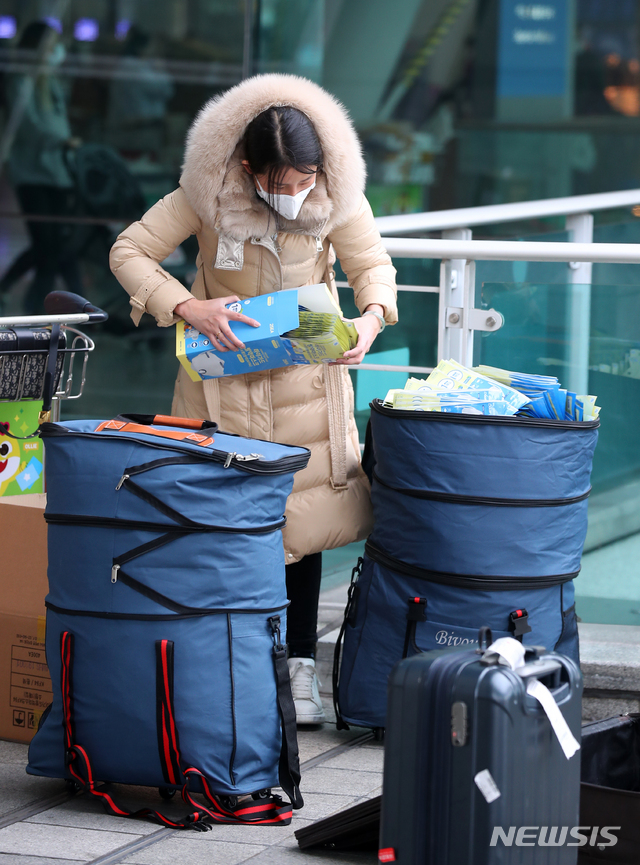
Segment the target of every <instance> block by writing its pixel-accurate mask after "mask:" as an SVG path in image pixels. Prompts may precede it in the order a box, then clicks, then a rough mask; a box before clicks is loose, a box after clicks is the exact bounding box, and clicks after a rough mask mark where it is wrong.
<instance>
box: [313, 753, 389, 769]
mask: <svg viewBox="0 0 640 865" xmlns="http://www.w3.org/2000/svg"><path fill="white" fill-rule="evenodd" d="M383 762H384V750H383V749H382V748H349V750H348V751H343V752H342V754H338V755H337V756H336V757H332V758H331V759H330V760H327V762H326V763H323V764H322V766H323V768H325V769H352V770H354V771H356V772H379V773H380V774H382V764H383Z"/></svg>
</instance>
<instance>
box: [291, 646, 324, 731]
mask: <svg viewBox="0 0 640 865" xmlns="http://www.w3.org/2000/svg"><path fill="white" fill-rule="evenodd" d="M287 663H288V664H289V676H290V677H291V693H292V694H293V703H294V705H295V707H296V723H297V724H322V723H323V721H324V709H323V708H322V700H321V699H320V692H319V690H318V684H319V682H318V674H317V672H316V662H315V661H314V660H313V659H312V658H289V660H288V661H287Z"/></svg>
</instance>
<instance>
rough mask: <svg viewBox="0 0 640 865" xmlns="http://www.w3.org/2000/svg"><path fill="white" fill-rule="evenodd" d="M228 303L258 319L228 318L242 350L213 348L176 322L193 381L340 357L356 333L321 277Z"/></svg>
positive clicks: (178, 343) (181, 350)
mask: <svg viewBox="0 0 640 865" xmlns="http://www.w3.org/2000/svg"><path fill="white" fill-rule="evenodd" d="M229 307H230V309H233V310H234V311H235V312H241V313H243V314H244V315H247V316H249V317H250V318H253V319H255V320H256V321H258V322H260V327H252V326H251V325H248V324H245V323H244V322H239V321H232V322H230V327H231V329H232V331H233V333H234V334H235V335H236V336H237V337H238V338H239V339H241V340H242V342H243V343H244V344H245V348H244V349H242V350H241V351H217V350H216V349H215V348H213V346H212V345H211V341H210V340H209V339H208V337H207V336H206V335H205V334H202V333H199V332H198V331H197V330H196V329H195V328H194V327H191V325H189V324H187V323H186V322H184V321H181V322H178V324H177V326H176V355H177V357H178V360H179V361H180V363H181V364H182V366H183V367H184V368H185V370H186V371H187V374H188V375H189V378H191V380H192V381H202V380H205V379H209V378H221V377H222V376H230V375H241V374H242V373H247V372H258V371H259V370H265V369H276V368H278V367H283V366H292V365H296V364H311V363H324V362H327V361H331V360H335V359H336V358H338V357H342V355H343V354H344V352H345V350H346V349H347V348H353V347H354V346H355V344H356V342H357V339H358V334H357V331H356V329H355V326H354V325H353V324H352V323H351V322H344V321H343V320H342V317H341V316H342V313H341V311H340V307H339V306H338V304H337V303H336V301H335V300H334V298H333V296H332V295H331V292H330V291H329V289H328V288H327V286H326V285H325V284H324V283H322V284H319V285H306V286H302V287H301V288H291V289H287V290H285V291H277V292H275V293H274V294H263V295H259V296H258V297H250V298H247V299H246V300H243V301H240V302H238V303H233V304H230V305H229ZM309 313H316V314H318V315H317V316H315V317H314V316H309V315H308V314H309ZM305 316H307V320H306V321H305ZM317 322H322V323H324V324H326V328H325V327H318V326H317ZM304 325H306V326H304ZM312 325H316V326H315V327H312ZM296 331H298V333H296Z"/></svg>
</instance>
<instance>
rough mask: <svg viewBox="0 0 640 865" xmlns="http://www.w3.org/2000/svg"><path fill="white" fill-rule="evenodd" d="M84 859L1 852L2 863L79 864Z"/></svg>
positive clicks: (15, 864) (12, 864) (16, 864)
mask: <svg viewBox="0 0 640 865" xmlns="http://www.w3.org/2000/svg"><path fill="white" fill-rule="evenodd" d="M82 861H83V860H82V859H47V858H45V859H43V858H42V856H20V855H19V854H16V853H0V865H78V862H82Z"/></svg>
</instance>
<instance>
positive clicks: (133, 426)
mask: <svg viewBox="0 0 640 865" xmlns="http://www.w3.org/2000/svg"><path fill="white" fill-rule="evenodd" d="M195 423H198V424H199V423H201V421H195ZM106 430H115V431H116V432H134V433H142V434H143V435H147V436H149V435H151V436H161V437H162V438H167V439H174V440H175V441H185V442H193V444H197V445H200V446H201V447H207V446H208V445H211V444H213V437H212V436H206V435H202V433H195V432H186V431H185V432H179V431H178V430H169V429H154V428H153V427H151V426H145V425H144V424H140V423H125V421H120V420H105V421H103V422H102V423H101V424H100V425H99V426H97V427H96V432H105V431H106Z"/></svg>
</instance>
